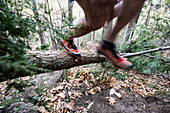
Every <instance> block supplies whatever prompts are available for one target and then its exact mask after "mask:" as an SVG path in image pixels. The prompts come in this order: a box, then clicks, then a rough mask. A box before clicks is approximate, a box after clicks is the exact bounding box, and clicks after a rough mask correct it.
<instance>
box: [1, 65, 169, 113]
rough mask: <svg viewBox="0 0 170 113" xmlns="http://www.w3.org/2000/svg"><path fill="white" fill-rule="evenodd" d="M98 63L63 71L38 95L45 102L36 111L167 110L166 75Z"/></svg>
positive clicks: (121, 112)
mask: <svg viewBox="0 0 170 113" xmlns="http://www.w3.org/2000/svg"><path fill="white" fill-rule="evenodd" d="M100 67H101V65H99V64H91V65H85V66H79V67H75V68H71V69H69V70H67V71H65V77H64V78H65V79H63V80H60V82H59V83H58V84H56V85H55V87H54V88H53V89H50V90H49V91H48V92H45V93H44V94H43V95H41V98H39V101H45V102H47V105H45V106H39V108H38V109H39V110H38V111H37V112H42V113H48V112H50V111H48V110H47V108H51V113H52V112H55V113H169V112H170V91H169V88H170V81H169V78H165V77H164V76H160V75H154V74H148V75H147V74H145V73H143V74H137V73H136V72H134V71H123V70H116V72H114V73H113V72H112V71H113V70H112V69H107V70H105V69H106V68H105V69H103V68H102V69H99V68H100ZM66 75H67V76H66ZM0 85H1V86H2V83H1V84H0ZM22 98H23V97H22ZM24 100H25V99H21V101H24ZM18 113H20V112H18Z"/></svg>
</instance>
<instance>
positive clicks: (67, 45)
mask: <svg viewBox="0 0 170 113" xmlns="http://www.w3.org/2000/svg"><path fill="white" fill-rule="evenodd" d="M58 43H59V44H60V45H61V46H62V47H63V48H64V50H65V51H66V52H67V53H68V54H69V55H72V56H75V57H80V56H81V55H80V52H79V50H78V49H77V47H76V45H75V44H74V42H73V40H71V41H70V42H67V41H65V40H64V39H62V38H59V39H58Z"/></svg>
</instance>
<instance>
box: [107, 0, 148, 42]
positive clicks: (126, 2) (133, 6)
mask: <svg viewBox="0 0 170 113" xmlns="http://www.w3.org/2000/svg"><path fill="white" fill-rule="evenodd" d="M144 1H145V0H123V7H122V9H121V12H120V14H119V15H118V19H117V22H116V24H115V26H114V28H113V30H112V34H111V35H110V37H108V38H107V39H105V40H107V41H109V42H111V43H113V42H114V41H115V39H116V35H117V34H118V33H119V31H120V30H121V29H122V28H123V27H124V26H125V25H126V24H128V22H129V21H130V20H131V19H132V18H133V17H134V16H135V15H136V14H137V13H138V12H139V11H140V10H141V8H142V6H143V3H144Z"/></svg>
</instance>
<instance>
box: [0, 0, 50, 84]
mask: <svg viewBox="0 0 170 113" xmlns="http://www.w3.org/2000/svg"><path fill="white" fill-rule="evenodd" d="M25 8H29V9H33V8H32V6H31V4H30V2H29V1H22V2H17V3H16V1H14V2H13V1H10V0H9V1H0V53H1V54H0V81H3V80H6V79H7V78H9V79H11V78H16V77H17V76H18V77H21V76H26V75H31V74H36V72H38V71H42V69H41V68H37V66H36V65H32V64H30V63H29V60H28V59H27V56H26V55H25V54H26V50H28V49H31V47H30V46H29V44H28V41H29V40H31V39H32V37H33V36H34V33H36V32H37V30H36V21H35V19H34V18H31V16H29V15H28V16H25V15H23V14H22V11H23V10H24V9H25ZM48 47H49V45H48V44H47V45H42V49H47V48H48Z"/></svg>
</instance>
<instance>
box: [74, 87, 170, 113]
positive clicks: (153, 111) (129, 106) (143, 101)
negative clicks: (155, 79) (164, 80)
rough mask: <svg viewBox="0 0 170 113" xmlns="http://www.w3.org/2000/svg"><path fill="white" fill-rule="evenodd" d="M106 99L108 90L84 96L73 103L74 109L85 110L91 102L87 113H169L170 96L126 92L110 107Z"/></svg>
mask: <svg viewBox="0 0 170 113" xmlns="http://www.w3.org/2000/svg"><path fill="white" fill-rule="evenodd" d="M106 97H109V90H108V91H107V90H105V91H102V92H100V93H97V94H96V95H84V96H82V97H81V98H80V99H77V100H76V101H75V108H76V109H79V108H82V106H83V107H84V108H87V107H88V106H89V103H91V102H93V104H92V106H91V107H90V109H88V113H170V96H168V95H167V94H164V95H162V94H157V95H152V96H148V97H145V98H144V97H141V96H140V95H139V94H137V93H133V92H130V91H129V92H127V94H124V95H122V97H121V98H120V99H119V98H117V97H116V96H112V97H114V98H115V99H116V103H115V104H114V105H110V104H109V101H107V99H106Z"/></svg>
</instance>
